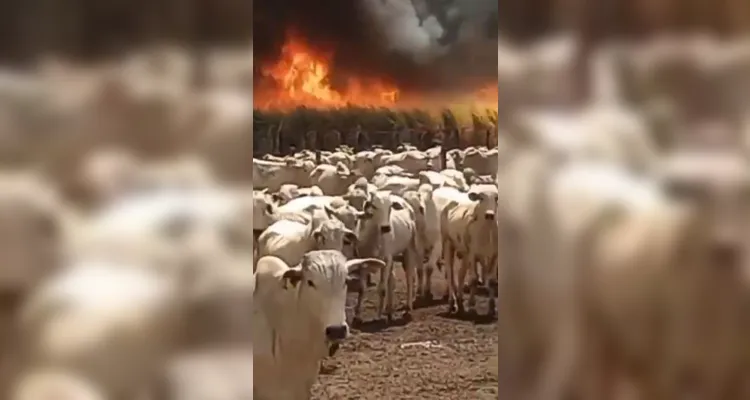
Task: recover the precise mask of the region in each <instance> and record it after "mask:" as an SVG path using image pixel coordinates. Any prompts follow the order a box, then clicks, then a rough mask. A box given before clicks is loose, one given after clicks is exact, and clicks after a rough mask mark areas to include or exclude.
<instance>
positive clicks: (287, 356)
mask: <svg viewBox="0 0 750 400" xmlns="http://www.w3.org/2000/svg"><path fill="white" fill-rule="evenodd" d="M383 266H384V263H383V261H381V260H378V259H372V258H369V259H353V260H348V261H347V259H346V257H345V256H344V255H343V254H341V253H340V252H338V251H335V250H321V251H313V252H310V253H307V254H306V255H305V256H304V257H303V259H302V262H301V263H300V265H297V266H289V265H287V264H286V263H284V261H282V260H281V259H279V258H277V257H273V256H268V257H263V258H261V259H260V260H259V261H258V266H257V269H256V271H255V291H254V295H253V327H252V332H253V334H252V340H253V368H254V371H253V372H254V376H253V379H254V385H255V386H254V387H253V397H254V399H255V400H304V399H309V398H310V395H311V394H310V390H311V388H312V386H313V384H314V383H315V380H316V379H317V376H318V370H319V367H320V361H322V360H323V359H324V358H325V357H326V356H331V355H333V353H334V352H335V350H336V349H337V348H338V345H339V343H340V342H341V341H342V340H344V339H346V337H347V336H348V334H349V327H348V326H347V324H346V313H345V305H346V287H347V285H346V283H347V278H348V277H349V276H352V275H358V274H360V273H361V272H367V273H369V272H374V271H376V270H379V269H381V268H382V267H383Z"/></svg>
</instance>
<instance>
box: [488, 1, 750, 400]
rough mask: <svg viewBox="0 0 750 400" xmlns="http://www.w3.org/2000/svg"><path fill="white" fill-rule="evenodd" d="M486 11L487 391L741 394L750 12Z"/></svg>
mask: <svg viewBox="0 0 750 400" xmlns="http://www.w3.org/2000/svg"><path fill="white" fill-rule="evenodd" d="M498 5H499V13H498V18H499V24H498V25H499V40H498V87H499V96H498V112H499V116H498V127H499V134H498V136H499V137H500V140H499V141H500V145H499V149H500V150H499V155H500V161H499V164H500V166H499V169H498V176H499V177H502V178H500V179H499V181H498V183H499V185H500V189H499V191H500V193H501V194H502V196H501V197H502V198H501V205H502V204H505V205H506V207H505V208H504V209H503V210H504V211H503V212H505V213H506V215H503V216H501V217H499V219H502V220H503V222H502V223H501V226H500V229H501V230H500V232H501V239H500V244H501V249H500V250H499V251H500V254H501V262H500V264H499V271H500V277H499V281H500V288H499V304H500V305H501V306H500V307H501V308H500V310H499V311H498V315H499V319H500V329H499V332H500V335H499V336H500V340H499V343H500V347H499V364H498V365H499V366H500V371H499V378H500V390H501V395H500V397H501V398H529V399H540V398H544V399H604V398H607V399H687V398H691V399H707V400H708V399H739V398H747V397H748V395H750V387H748V385H747V382H750V380H748V377H749V376H750V370H749V369H748V368H747V366H748V365H750V364H748V355H750V352H748V346H747V343H748V342H747V340H746V339H741V338H747V334H748V329H750V326H749V325H748V324H747V321H748V319H747V310H748V308H747V304H748V298H750V297H748V296H749V295H750V285H748V281H747V276H748V275H747V271H748V266H750V247H749V246H748V241H747V238H748V235H749V234H750V202H748V197H747V196H746V194H747V193H748V190H750V164H748V162H747V161H748V157H747V156H748V154H749V153H748V150H750V149H749V148H748V143H750V142H749V141H748V138H750V35H749V33H750V2H747V1H744V0H727V1H711V0H708V1H703V0H689V1H688V0H685V1H683V0H675V1H673V0H644V1H641V0H622V1H618V0H612V1H599V0H592V1H590V0H529V1H500V2H499V3H498ZM645 198H648V199H650V200H648V201H646V202H641V201H640V200H643V199H645ZM651 200H654V202H651ZM645 203H648V205H645ZM610 206H611V207H614V209H617V208H618V207H620V206H624V207H623V208H624V209H623V210H622V211H623V215H621V218H620V217H616V218H613V220H606V218H603V220H602V221H598V222H597V223H601V225H596V224H595V223H593V222H592V219H588V220H585V218H579V217H581V215H582V214H586V215H591V214H589V213H595V212H596V211H593V210H599V211H601V210H603V209H605V208H606V207H610ZM535 207H538V208H535ZM662 207H663V208H662ZM531 209H533V211H530V210H531ZM576 210H586V212H584V213H582V214H581V215H576V214H577V213H576ZM674 210H680V211H679V212H684V214H681V215H680V216H679V217H675V216H674V214H671V212H672V211H674ZM670 215H671V216H670ZM535 216H536V217H535ZM671 218H673V219H671ZM670 220H671V221H673V222H674V221H676V220H679V221H681V223H684V225H679V226H677V225H670V224H673V222H668V221H670ZM574 224H578V225H574ZM574 226H575V227H574ZM578 228H581V229H580V230H577V229H578ZM555 229H560V231H559V232H557V233H554V232H555ZM565 229H570V230H565ZM563 232H564V233H563ZM667 232H669V233H667ZM662 234H668V235H670V238H673V239H672V240H674V239H675V238H679V239H676V240H674V241H670V243H671V244H670V245H666V244H665V243H661V242H660V240H659V239H658V238H659V237H663V236H660V235H662ZM550 244H558V245H560V246H559V247H560V248H561V249H565V250H570V251H571V252H578V251H579V250H580V253H577V254H578V255H579V256H581V258H576V259H575V261H574V262H570V263H560V262H559V260H560V257H559V254H558V255H555V254H554V253H553V252H554V250H553V249H552V248H553V247H556V246H550ZM571 244H573V245H571ZM568 246H579V247H574V248H575V250H573V249H571V248H569V247H568ZM657 248H658V249H659V250H656V249H657ZM693 250H695V251H693ZM655 251H658V252H659V253H658V254H659V255H660V257H655V256H654V254H655V253H654V252H655ZM725 251H726V252H725ZM503 254H504V255H505V257H503ZM538 254H544V255H543V256H537V255H538ZM564 254H567V253H564ZM720 254H724V255H729V256H727V257H726V258H724V257H723V256H721V255H720ZM657 271H658V272H657ZM688 282H690V283H688ZM667 299H668V300H667ZM568 301H570V302H568ZM566 306H570V307H566ZM579 318H580V319H579ZM568 328H570V330H569V329H568ZM568 340H569V341H568Z"/></svg>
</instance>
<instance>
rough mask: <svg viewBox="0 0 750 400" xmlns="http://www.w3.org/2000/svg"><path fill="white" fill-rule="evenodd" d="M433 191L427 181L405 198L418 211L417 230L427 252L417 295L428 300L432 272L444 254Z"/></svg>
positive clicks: (429, 299)
mask: <svg viewBox="0 0 750 400" xmlns="http://www.w3.org/2000/svg"><path fill="white" fill-rule="evenodd" d="M432 192H433V189H432V186H431V185H430V184H427V183H425V184H422V185H421V186H420V187H419V189H418V190H417V191H409V192H406V193H405V194H404V200H406V201H407V202H408V203H409V204H410V205H411V207H412V209H414V210H415V211H416V213H415V215H416V217H417V221H416V222H417V230H418V231H419V235H420V241H421V242H422V244H423V246H424V250H425V253H426V259H427V263H426V264H425V265H424V270H423V269H422V268H419V269H417V296H418V298H422V299H423V300H426V301H431V300H432V273H433V271H434V270H435V269H438V268H439V266H438V261H439V260H440V257H441V256H442V254H443V237H442V230H441V227H440V212H438V209H437V207H436V206H435V202H434V201H433V199H432Z"/></svg>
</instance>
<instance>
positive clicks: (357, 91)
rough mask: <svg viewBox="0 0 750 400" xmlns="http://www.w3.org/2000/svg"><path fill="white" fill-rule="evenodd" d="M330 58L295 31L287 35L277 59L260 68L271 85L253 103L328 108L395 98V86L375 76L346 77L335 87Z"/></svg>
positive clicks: (382, 103)
mask: <svg viewBox="0 0 750 400" xmlns="http://www.w3.org/2000/svg"><path fill="white" fill-rule="evenodd" d="M330 60H331V57H330V55H327V54H323V53H322V52H319V51H315V50H314V49H312V48H310V47H309V46H308V45H307V44H306V43H305V42H304V41H303V40H301V39H300V38H298V37H296V36H294V35H287V40H286V43H285V44H284V46H283V48H282V50H281V57H280V59H279V60H278V61H277V62H276V63H275V64H273V65H269V66H266V67H263V68H262V69H261V74H262V75H263V76H264V77H265V78H267V79H270V80H272V81H273V83H274V85H273V86H274V89H273V90H271V91H270V92H269V90H268V89H261V93H262V94H260V95H258V93H256V98H255V102H256V105H258V106H260V107H261V108H271V107H272V108H282V109H283V108H292V107H296V106H300V105H304V106H308V107H318V108H323V107H326V108H327V107H342V106H346V105H347V104H355V105H372V106H392V105H394V104H395V103H396V102H397V101H398V97H399V91H398V89H397V88H395V87H393V86H392V85H389V84H387V83H385V82H382V81H380V80H378V79H364V78H362V79H360V78H349V79H347V80H346V85H345V86H344V88H343V89H342V90H336V89H334V88H333V87H332V86H331V83H330V81H329V79H330V74H329V73H330Z"/></svg>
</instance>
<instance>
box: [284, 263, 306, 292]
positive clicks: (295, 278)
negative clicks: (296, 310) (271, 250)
mask: <svg viewBox="0 0 750 400" xmlns="http://www.w3.org/2000/svg"><path fill="white" fill-rule="evenodd" d="M281 280H282V281H283V286H284V289H289V284H290V283H291V284H292V287H297V283H299V282H300V281H301V280H302V269H299V268H289V269H288V270H286V271H284V275H282V276H281Z"/></svg>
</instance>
